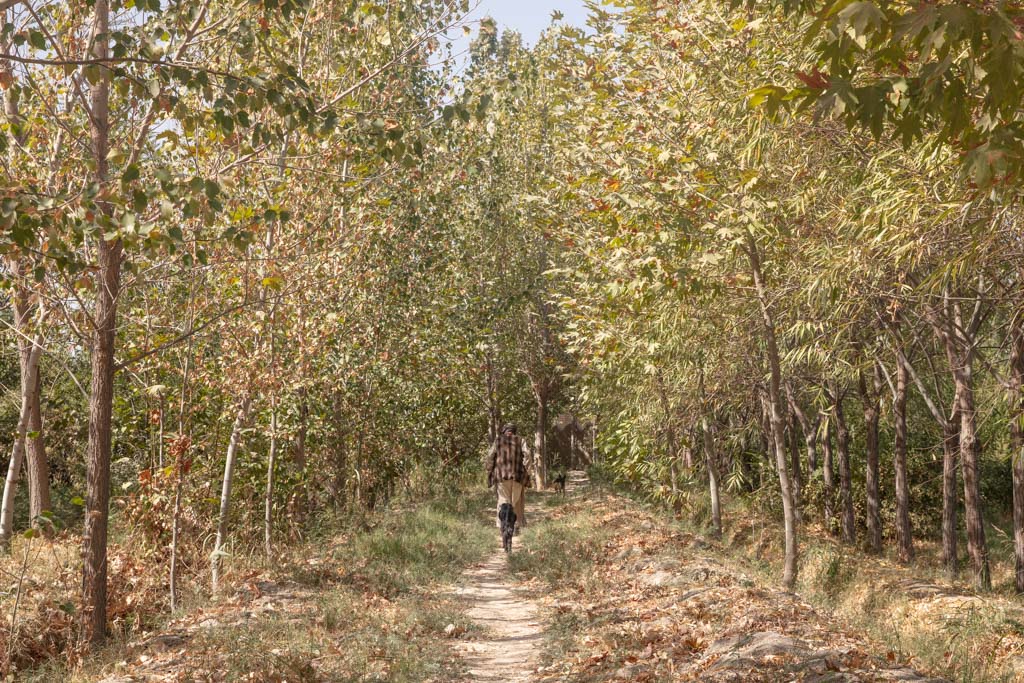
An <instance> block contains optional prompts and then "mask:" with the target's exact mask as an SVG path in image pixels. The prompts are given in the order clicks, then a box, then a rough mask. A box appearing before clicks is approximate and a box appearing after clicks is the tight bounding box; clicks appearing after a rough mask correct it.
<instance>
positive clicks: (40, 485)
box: [25, 337, 53, 536]
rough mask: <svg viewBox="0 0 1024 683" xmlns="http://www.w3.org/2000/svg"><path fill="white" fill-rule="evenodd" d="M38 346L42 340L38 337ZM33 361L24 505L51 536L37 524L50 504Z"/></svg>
mask: <svg viewBox="0 0 1024 683" xmlns="http://www.w3.org/2000/svg"><path fill="white" fill-rule="evenodd" d="M39 343H40V344H41V343H42V338H41V337H40V338H39ZM41 360H42V357H41V354H40V358H39V359H38V360H37V361H36V367H35V370H34V374H35V378H36V381H35V386H34V387H33V388H32V391H31V392H30V394H29V417H28V433H27V435H26V439H27V441H26V443H25V445H26V453H25V455H26V458H27V459H26V470H27V471H28V504H29V514H30V515H31V516H32V524H33V525H35V526H37V527H38V528H39V529H40V531H42V532H43V533H44V534H45V535H47V536H49V535H50V534H52V533H53V525H52V524H44V523H41V522H40V520H41V519H42V514H43V512H45V511H48V510H50V509H51V507H52V506H51V503H50V464H49V461H47V459H46V441H45V435H44V434H43V411H42V406H41V402H42V382H43V378H42V373H41V370H40V367H39V365H40V363H39V361H41Z"/></svg>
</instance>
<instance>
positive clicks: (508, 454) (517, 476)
mask: <svg viewBox="0 0 1024 683" xmlns="http://www.w3.org/2000/svg"><path fill="white" fill-rule="evenodd" d="M508 480H514V481H518V482H519V483H520V484H522V485H523V486H526V484H527V477H526V465H525V464H524V462H523V442H522V441H521V440H520V439H519V437H518V436H516V435H515V434H512V435H505V434H502V435H500V436H499V437H498V438H497V439H495V440H494V444H492V445H491V450H490V452H488V453H487V483H488V485H493V484H494V483H495V482H499V481H508Z"/></svg>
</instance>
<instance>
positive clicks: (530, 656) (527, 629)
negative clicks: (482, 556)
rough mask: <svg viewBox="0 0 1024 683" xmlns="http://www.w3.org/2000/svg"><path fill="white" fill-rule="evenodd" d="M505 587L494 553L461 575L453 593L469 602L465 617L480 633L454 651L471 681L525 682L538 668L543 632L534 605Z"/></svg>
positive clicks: (502, 563) (501, 559)
mask: <svg viewBox="0 0 1024 683" xmlns="http://www.w3.org/2000/svg"><path fill="white" fill-rule="evenodd" d="M512 552H515V549H514V547H513V551H512ZM510 584H511V582H510V579H509V578H508V577H507V576H506V559H505V553H504V552H503V551H501V550H500V549H499V550H496V551H495V553H494V554H493V555H491V556H490V558H488V559H487V561H486V562H484V563H483V564H482V565H480V566H479V567H476V568H474V569H471V570H469V571H468V572H466V574H465V575H464V580H463V584H462V585H461V586H459V587H458V589H457V591H456V593H457V595H459V596H460V597H462V598H463V599H465V600H467V601H469V602H472V603H473V607H472V608H471V609H470V610H469V613H468V614H469V617H470V618H471V619H472V620H473V621H474V622H475V623H476V624H477V625H478V626H481V627H482V628H483V629H484V630H485V633H484V636H483V638H484V639H481V640H476V641H468V642H463V643H460V644H459V646H458V650H459V652H460V654H462V656H463V657H464V658H465V659H466V663H467V664H468V665H469V673H470V677H471V680H474V681H520V682H525V681H529V680H530V679H531V677H532V673H533V671H534V669H535V668H536V667H537V658H538V655H539V653H540V648H541V643H542V636H541V632H542V630H543V629H542V626H541V623H540V617H539V615H538V611H537V605H536V603H535V602H533V601H532V600H530V599H529V598H527V597H526V596H524V595H523V594H522V592H521V591H517V590H515V589H514V588H512V587H511V585H510Z"/></svg>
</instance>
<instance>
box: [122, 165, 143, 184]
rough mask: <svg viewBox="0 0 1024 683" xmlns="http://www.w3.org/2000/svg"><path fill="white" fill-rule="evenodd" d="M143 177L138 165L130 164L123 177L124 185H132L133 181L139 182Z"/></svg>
mask: <svg viewBox="0 0 1024 683" xmlns="http://www.w3.org/2000/svg"><path fill="white" fill-rule="evenodd" d="M140 175H141V173H140V171H139V165H138V164H130V165H129V166H128V168H126V169H124V173H123V174H122V175H121V182H122V183H125V184H127V183H130V182H132V181H133V180H138V179H139V176H140Z"/></svg>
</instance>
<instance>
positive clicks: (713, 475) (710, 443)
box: [701, 417, 722, 538]
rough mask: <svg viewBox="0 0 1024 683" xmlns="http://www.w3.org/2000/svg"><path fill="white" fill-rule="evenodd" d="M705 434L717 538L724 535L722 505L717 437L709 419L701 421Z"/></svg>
mask: <svg viewBox="0 0 1024 683" xmlns="http://www.w3.org/2000/svg"><path fill="white" fill-rule="evenodd" d="M701 428H702V431H703V432H704V462H705V465H706V466H707V468H708V486H709V488H710V489H711V528H712V532H713V534H714V536H715V537H716V538H718V537H720V536H721V535H722V503H721V499H720V498H719V495H718V465H717V464H716V462H717V453H716V450H715V436H714V434H713V433H712V430H711V424H710V422H709V421H708V418H707V417H704V418H702V419H701Z"/></svg>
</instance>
